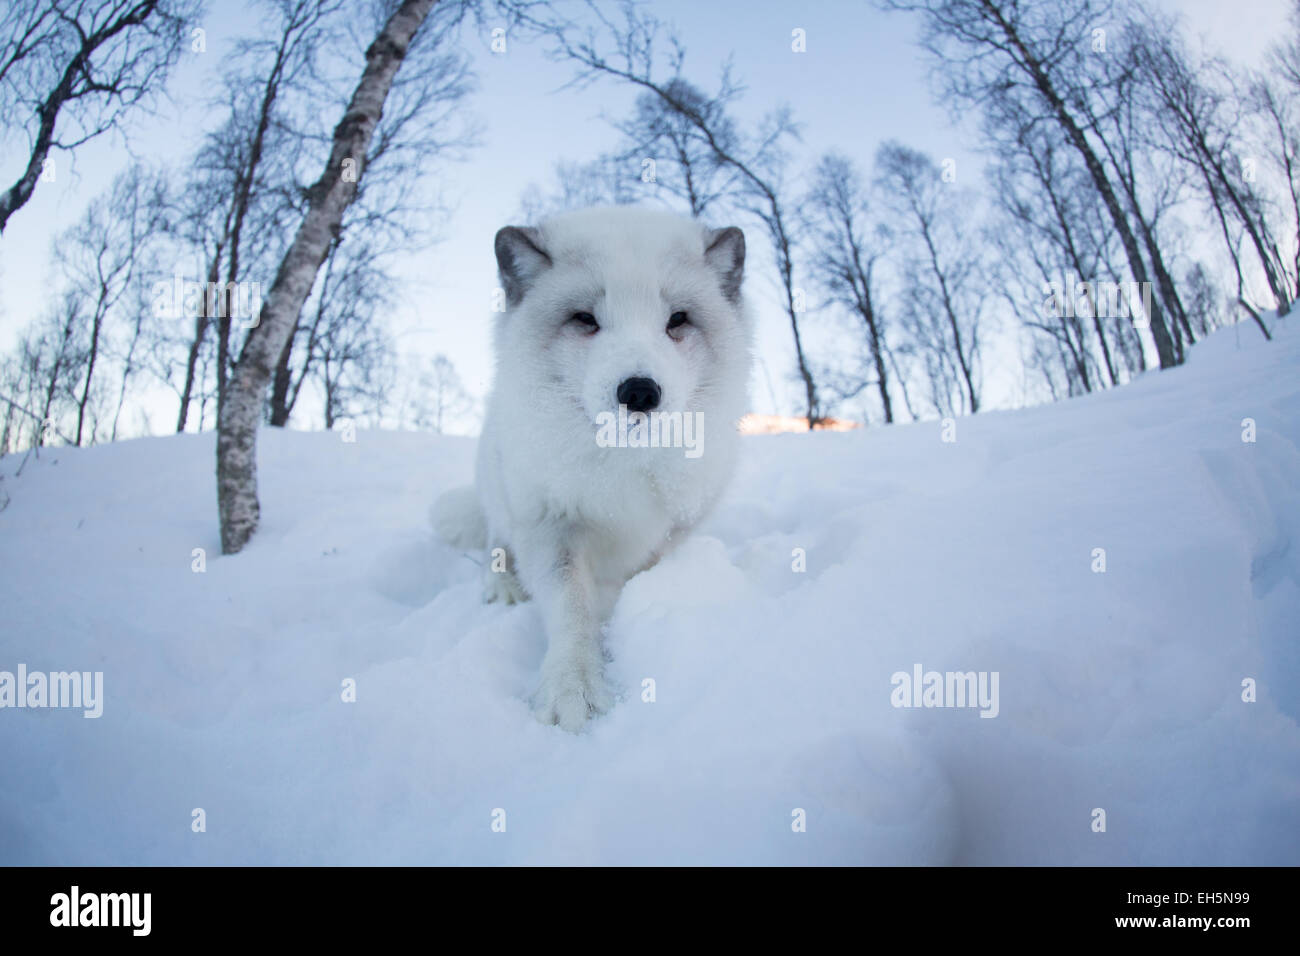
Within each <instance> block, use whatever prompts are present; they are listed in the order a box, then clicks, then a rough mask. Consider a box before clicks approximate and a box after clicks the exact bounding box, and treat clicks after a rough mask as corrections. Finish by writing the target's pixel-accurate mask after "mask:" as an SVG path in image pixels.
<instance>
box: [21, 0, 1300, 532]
mask: <svg viewBox="0 0 1300 956" xmlns="http://www.w3.org/2000/svg"><path fill="white" fill-rule="evenodd" d="M877 6H878V8H880V9H881V10H883V11H888V12H890V13H898V14H900V15H907V16H910V17H912V18H913V20H914V21H915V23H916V25H917V26H918V27H919V29H920V37H919V44H920V46H921V48H922V49H923V50H924V52H925V56H927V57H928V59H929V62H930V64H931V66H932V68H933V71H934V76H935V78H936V80H937V81H938V86H939V88H940V90H941V93H942V96H943V99H944V101H945V102H946V103H948V104H949V106H950V107H951V108H952V109H953V110H954V112H955V113H961V112H964V113H973V114H974V115H977V116H978V117H979V130H980V137H981V145H982V147H983V149H984V152H985V155H986V157H987V159H988V165H987V174H986V176H985V178H984V181H982V182H975V183H968V182H967V181H966V178H965V177H964V176H961V177H959V176H958V175H957V171H956V169H955V166H954V164H953V162H952V160H950V159H947V158H944V157H932V156H929V155H926V154H925V153H924V152H921V151H919V150H917V149H915V148H912V147H911V146H909V145H907V144H906V143H902V142H899V141H895V140H887V141H885V142H884V143H883V145H881V146H880V147H879V149H878V150H877V151H876V152H875V154H874V155H873V156H870V157H861V156H851V155H846V154H845V153H843V152H840V151H827V152H823V153H818V152H816V151H811V150H808V149H807V148H806V147H805V145H804V143H803V139H802V131H801V128H800V126H799V124H798V122H797V117H796V115H795V113H794V111H793V109H792V108H791V107H789V106H788V105H773V106H772V108H770V109H769V110H767V112H766V113H764V114H763V115H762V116H761V118H760V119H759V120H757V121H753V122H745V121H742V119H741V118H740V110H739V109H738V108H737V105H738V102H739V100H740V98H741V96H742V86H741V84H740V83H739V81H738V80H737V79H736V78H735V77H734V76H733V75H732V73H731V71H730V69H727V68H724V69H723V70H722V72H721V75H720V77H719V78H718V80H717V82H716V84H715V85H714V86H712V87H711V88H709V89H706V87H705V85H704V84H703V83H702V82H701V81H700V80H699V79H698V78H697V77H695V76H693V75H691V74H690V72H689V71H688V68H687V50H686V46H685V43H684V41H683V40H682V38H681V37H680V36H679V35H678V34H677V33H675V32H674V30H673V29H672V28H671V27H670V26H669V25H667V24H665V23H663V22H661V21H660V20H658V19H657V18H656V17H655V16H654V15H653V14H652V13H651V12H650V11H649V8H648V7H647V6H646V5H643V4H640V3H636V2H627V3H624V4H622V5H619V6H611V5H609V4H600V3H595V2H589V3H587V4H586V5H585V6H582V7H579V8H577V13H576V14H575V13H573V12H572V11H573V10H574V9H575V8H574V7H573V6H572V5H563V4H552V3H547V2H543V0H497V2H495V3H493V2H487V0H484V2H474V0H376V2H375V3H372V4H369V5H366V6H364V7H363V8H360V9H358V8H356V7H355V6H354V5H349V4H346V3H345V2H344V0H256V3H255V9H257V10H258V12H259V15H260V16H261V22H260V23H259V25H258V29H257V31H256V33H255V35H253V36H249V37H247V38H245V39H243V40H241V41H239V42H238V43H236V45H235V48H234V51H233V53H232V54H231V55H230V56H229V58H228V60H227V61H226V62H224V63H223V69H222V72H221V80H220V83H219V85H218V86H217V87H216V88H214V89H213V90H212V91H211V92H210V95H209V99H210V102H209V104H208V105H209V108H210V113H211V115H214V116H216V117H219V120H218V121H217V122H215V123H213V124H212V125H211V128H209V129H208V130H207V131H206V132H205V133H204V134H203V137H202V140H201V142H199V143H198V144H197V146H196V148H195V149H194V150H193V153H192V155H191V156H190V158H189V160H188V162H187V163H186V164H184V165H183V166H182V167H179V168H164V167H161V166H157V165H152V164H150V163H148V162H143V161H142V162H136V163H133V164H132V165H130V166H129V168H127V169H126V170H125V171H124V172H122V173H121V174H120V175H119V176H118V177H117V178H116V179H115V181H114V182H113V183H112V186H111V188H110V189H109V190H108V191H107V192H106V194H105V195H103V196H100V197H97V198H96V199H95V200H94V201H92V202H91V203H90V204H89V206H88V207H87V208H86V210H85V212H84V214H83V216H82V217H81V219H80V220H79V221H78V222H77V223H76V224H75V225H74V226H73V227H72V228H71V229H69V230H68V231H67V232H66V233H65V234H64V235H62V236H60V237H59V239H58V240H57V242H56V244H55V249H54V253H53V255H54V258H55V259H56V260H57V263H58V271H59V274H60V277H61V281H60V288H59V291H58V294H57V295H55V296H54V297H52V300H51V301H50V302H49V303H48V305H47V309H46V311H45V313H44V314H42V315H41V316H39V317H37V318H36V319H35V320H34V321H33V322H32V323H31V325H30V326H29V327H28V328H27V329H26V330H25V331H24V333H23V334H22V336H21V337H20V340H19V343H18V346H17V348H16V349H14V350H13V351H12V352H11V353H10V354H9V355H7V356H5V357H3V359H0V406H2V407H0V415H3V419H2V421H0V453H3V452H7V451H10V450H17V449H22V448H24V447H31V446H34V445H35V446H39V445H40V444H42V443H46V442H49V441H55V440H61V441H64V442H68V443H71V444H87V443H92V442H95V441H103V440H112V439H114V438H116V437H118V436H119V434H121V430H122V429H123V427H124V423H123V415H124V408H125V407H126V406H127V405H128V403H129V397H130V396H131V395H132V394H133V393H134V392H135V391H136V390H137V389H139V388H141V387H142V386H143V383H145V382H149V383H154V384H156V383H162V384H163V385H165V386H166V387H167V388H169V389H171V391H172V392H173V394H174V396H175V402H176V406H175V407H176V418H175V422H174V427H175V429H176V430H177V431H186V430H195V429H205V428H210V427H214V426H215V428H216V430H217V433H218V443H217V444H218V455H217V459H218V460H217V473H218V498H219V510H220V515H221V528H222V540H223V548H224V549H225V550H226V551H230V552H233V551H238V550H240V548H242V546H243V544H244V543H245V542H246V541H247V540H248V537H249V536H250V535H251V534H252V533H253V531H254V530H255V529H256V526H257V521H258V504H257V496H256V431H257V427H258V426H259V424H262V423H267V424H271V425H281V426H282V425H284V424H286V423H287V422H288V421H289V420H290V418H291V416H292V415H293V413H294V410H295V409H296V408H299V407H301V406H300V403H301V401H302V400H303V397H304V395H308V394H313V395H316V396H318V397H319V400H320V402H321V410H322V413H323V414H322V418H323V420H324V422H325V424H326V427H331V426H332V425H333V424H334V423H335V421H336V420H337V419H338V418H340V417H344V416H348V417H364V416H367V415H369V416H371V418H372V420H375V421H377V420H379V419H380V418H382V417H383V415H384V413H385V410H386V409H388V410H391V408H392V407H393V405H394V404H396V405H397V406H398V407H399V408H400V409H401V412H400V414H402V415H408V414H409V419H410V420H411V421H414V422H416V423H417V424H422V425H426V426H433V427H440V425H441V421H442V418H443V415H444V413H445V412H447V411H449V410H450V409H452V408H453V407H460V406H462V405H463V403H464V402H465V401H466V396H465V394H464V389H463V387H462V386H461V385H460V383H459V382H458V381H457V379H456V377H455V373H454V368H451V367H450V363H448V362H446V360H445V359H443V360H440V361H438V362H435V363H434V364H433V366H432V367H424V368H399V367H398V366H397V363H396V361H395V358H394V349H393V345H392V341H391V338H390V333H389V331H388V330H387V328H386V326H385V324H384V322H383V321H382V315H383V312H384V311H385V309H386V307H387V306H388V304H389V303H390V302H391V301H392V297H393V296H394V295H395V294H396V291H397V290H396V289H395V280H394V277H393V272H392V261H393V259H394V257H395V256H396V254H397V253H398V252H399V251H409V250H411V249H413V248H421V247H422V245H427V244H428V243H429V242H430V241H431V235H430V233H431V224H432V223H435V222H436V221H437V220H438V215H437V211H438V210H437V200H436V196H434V195H432V194H430V193H429V192H426V191H424V190H422V189H421V188H420V187H421V184H423V183H428V182H431V181H433V180H435V179H436V177H434V176H433V175H431V171H432V169H433V167H434V164H436V163H437V162H439V161H446V160H449V159H455V158H462V157H463V156H465V155H466V154H467V152H468V150H469V149H470V147H472V146H473V145H474V143H475V124H474V122H473V119H472V117H471V114H470V111H469V109H468V106H467V103H468V98H469V95H470V93H471V91H472V89H473V76H472V74H471V72H470V68H469V59H468V57H467V55H466V54H465V51H464V46H465V44H464V42H463V40H464V37H463V28H464V26H465V24H466V23H467V22H472V23H473V24H474V25H477V27H478V28H479V29H480V30H483V29H485V28H486V27H487V26H488V25H490V24H499V23H506V24H507V25H508V27H509V29H510V30H512V31H515V32H516V35H517V36H519V37H523V38H526V39H528V40H532V41H536V42H539V43H541V44H543V45H544V48H545V49H546V50H547V52H548V54H549V55H550V56H551V57H553V58H555V59H556V60H558V61H561V62H563V63H566V64H568V65H569V66H571V68H572V69H573V81H574V83H575V84H577V85H583V84H591V83H604V84H616V85H621V86H623V87H626V88H630V89H632V90H634V91H635V92H636V96H635V99H634V103H633V106H632V108H631V109H630V110H629V112H628V115H627V116H625V117H620V118H617V119H616V120H615V126H616V130H617V133H618V136H619V142H620V145H619V146H618V147H617V148H616V149H615V150H613V151H611V152H609V153H606V154H603V155H600V156H597V157H594V158H586V159H582V158H580V159H577V160H573V159H570V160H566V161H564V162H562V163H561V164H559V166H558V167H557V170H556V172H557V181H556V184H555V186H554V187H553V188H550V189H544V188H541V187H536V186H535V187H532V188H530V189H529V190H528V191H527V192H526V193H525V194H524V195H523V197H522V200H521V207H522V211H523V212H524V214H525V215H526V216H528V217H531V218H536V217H538V216H541V215H543V214H545V213H548V212H551V211H554V210H557V209H563V208H569V207H573V206H580V205H588V204H591V203H593V202H613V203H620V202H646V201H651V202H661V203H665V204H667V205H670V206H672V207H674V208H678V209H680V210H681V211H682V212H684V213H686V214H689V215H692V216H698V217H701V218H705V219H710V220H719V221H721V220H722V219H724V218H725V219H727V220H728V221H730V220H732V219H739V220H740V221H742V222H744V223H747V224H748V225H749V226H751V227H752V228H753V232H752V234H753V235H755V236H756V237H761V238H762V239H763V240H765V242H763V243H761V245H765V246H766V247H767V250H768V255H769V256H770V260H769V261H768V262H767V263H766V264H761V263H757V262H756V263H755V265H754V266H753V267H752V268H751V274H753V275H755V276H756V277H758V278H759V281H766V282H767V283H768V286H767V288H768V289H769V290H770V291H772V292H773V293H774V294H775V297H776V302H777V304H778V307H779V309H780V311H781V313H782V314H783V316H784V321H785V323H786V324H787V326H788V328H789V332H790V341H791V366H792V369H793V371H792V374H791V376H790V378H789V383H790V384H791V385H792V386H793V389H794V394H795V395H796V396H797V397H796V398H795V399H794V403H793V404H795V405H796V407H798V408H800V409H801V410H802V412H803V413H804V415H805V416H806V419H807V422H808V425H809V427H815V426H816V425H817V424H818V423H819V422H821V421H823V420H824V419H825V418H827V417H828V416H830V415H832V414H840V413H843V412H844V410H848V411H849V412H850V413H855V414H856V416H857V417H862V418H864V419H865V420H866V421H868V422H876V421H879V422H884V423H889V422H894V421H900V420H906V419H919V418H925V417H931V416H945V417H946V416H951V415H960V414H972V413H975V412H978V411H979V410H980V409H981V408H982V407H984V405H985V395H984V391H985V379H986V371H987V370H988V369H987V363H988V362H989V354H990V348H991V344H990V343H992V342H994V341H995V336H999V335H1000V336H1001V337H1002V339H1003V340H1005V341H1012V342H1014V343H1015V346H1016V348H1017V349H1018V351H1019V369H1018V371H1019V372H1020V374H1021V376H1022V379H1023V383H1024V385H1023V392H1024V395H1025V396H1026V399H1027V400H1028V399H1032V398H1033V397H1036V396H1039V395H1041V396H1044V397H1050V398H1060V397H1065V396H1069V395H1077V394H1081V393H1085V392H1090V391H1095V390H1098V389H1104V388H1111V387H1115V386H1117V385H1121V384H1123V383H1124V382H1126V381H1129V380H1131V379H1132V378H1133V377H1134V376H1136V375H1138V374H1140V373H1142V372H1144V371H1146V370H1147V369H1148V368H1151V367H1157V368H1160V369H1164V368H1169V367H1172V366H1176V365H1178V364H1180V363H1181V362H1182V361H1183V360H1184V359H1185V357H1186V354H1187V349H1188V347H1189V346H1190V345H1192V344H1193V343H1194V342H1195V341H1197V339H1198V338H1200V337H1202V336H1204V335H1205V334H1207V333H1208V332H1209V331H1210V330H1212V329H1213V328H1215V327H1217V326H1219V325H1223V324H1226V323H1229V322H1234V321H1237V320H1239V319H1240V318H1241V317H1246V318H1247V319H1248V320H1249V321H1251V322H1252V323H1253V325H1254V326H1256V327H1257V328H1258V329H1259V331H1260V332H1261V333H1262V334H1263V335H1264V336H1265V337H1268V336H1270V335H1271V331H1270V326H1271V324H1272V323H1273V322H1276V321H1277V318H1278V317H1280V316H1283V315H1285V314H1286V313H1287V312H1288V311H1289V309H1290V307H1291V304H1292V302H1293V301H1294V300H1295V299H1296V297H1297V295H1300V155H1298V150H1300V116H1298V115H1297V107H1296V105H1295V104H1296V103H1297V102H1300V98H1298V97H1297V93H1300V0H1297V6H1296V9H1295V11H1294V16H1293V31H1292V34H1291V36H1290V37H1289V38H1281V39H1279V40H1278V42H1277V43H1276V44H1275V46H1274V48H1273V49H1272V51H1271V53H1270V56H1269V59H1268V62H1267V63H1266V64H1264V65H1263V66H1262V67H1261V68H1257V69H1243V68H1241V67H1238V66H1235V65H1233V64H1230V63H1228V62H1227V61H1225V60H1223V59H1220V58H1216V57H1214V56H1212V55H1210V54H1208V53H1206V52H1204V51H1201V50H1199V49H1195V48H1194V47H1193V46H1192V45H1191V44H1189V43H1188V42H1187V41H1186V40H1185V38H1184V33H1183V30H1182V27H1181V25H1180V24H1179V23H1178V22H1177V21H1176V20H1173V19H1171V18H1170V17H1168V16H1167V15H1165V14H1163V13H1162V12H1160V10H1159V9H1158V8H1156V7H1155V6H1154V5H1152V4H1151V3H1149V2H1147V0H1059V2H1054V3H1051V4H1024V3H1019V2H1015V0H877ZM202 9H203V7H202V3H201V0H134V2H131V0H43V2H41V0H14V2H12V3H10V4H9V5H8V7H7V8H6V10H5V12H4V13H3V14H2V15H0V107H2V108H3V114H4V116H5V117H6V120H5V123H6V130H5V137H6V141H7V142H11V143H12V142H24V143H26V144H27V146H28V155H27V157H26V162H25V163H23V164H22V169H21V171H20V175H19V177H18V179H17V180H16V181H15V182H14V183H13V184H12V185H10V186H9V187H8V188H7V189H5V191H4V192H3V193H2V194H0V231H3V229H4V227H5V225H6V224H7V223H8V222H9V220H10V218H11V217H12V216H14V215H15V214H19V213H20V212H21V210H22V207H23V206H24V205H25V204H26V203H27V202H28V201H29V200H30V198H31V196H32V195H33V193H34V191H35V190H36V189H38V188H40V186H41V183H42V178H43V176H44V174H45V172H46V171H47V170H48V169H49V167H50V163H51V161H52V158H53V156H54V154H56V153H59V152H64V153H66V152H68V151H71V150H75V149H76V148H77V147H78V146H79V145H80V144H82V143H84V142H86V141H88V140H90V139H93V138H94V137H97V136H100V135H103V134H104V133H106V132H108V131H110V130H114V129H120V128H121V124H122V122H123V117H125V116H128V115H130V114H131V113H132V111H135V110H139V109H144V108H147V106H148V105H149V103H150V101H151V100H153V99H156V98H157V97H158V96H159V95H161V94H162V93H163V91H164V90H165V89H166V84H167V82H168V77H169V74H170V73H171V72H172V71H173V70H174V68H175V66H176V64H177V62H178V61H179V59H180V57H181V56H182V55H185V53H186V51H190V52H202V50H201V47H202V45H203V43H204V38H203V31H202V29H201V28H199V27H197V26H196V24H197V23H198V22H199V20H200V15H201V13H202ZM799 33H800V31H798V30H795V31H794V35H793V38H792V43H794V44H798V43H801V42H804V38H802V37H800V36H799V35H798V34H799ZM331 122H332V123H333V125H332V126H331V125H328V124H329V123H331ZM0 188H3V186H2V184H0ZM1207 221H1208V222H1209V223H1210V224H1211V226H1210V228H1208V229H1207V228H1206V226H1205V223H1206V222H1207ZM181 276H185V277H187V278H186V279H185V280H182V279H181ZM262 276H273V277H274V278H273V280H272V281H271V282H269V283H268V285H267V287H266V288H261V286H260V284H259V283H257V282H255V281H254V279H255V278H257V277H262ZM190 277H192V278H190ZM827 343H829V346H828V345H827ZM412 383H415V386H416V387H415V388H414V389H413V388H412ZM412 391H414V392H415V393H416V396H417V397H415V398H412V397H411V396H412ZM150 427H151V428H152V427H154V423H150Z"/></svg>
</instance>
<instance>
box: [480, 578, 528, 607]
mask: <svg viewBox="0 0 1300 956" xmlns="http://www.w3.org/2000/svg"><path fill="white" fill-rule="evenodd" d="M527 600H528V592H527V591H525V590H524V586H523V585H522V584H520V583H519V579H518V578H517V577H515V573H514V572H513V571H489V572H488V573H487V574H485V575H484V576H483V603H484V604H491V603H492V602H493V601H500V602H501V603H502V604H522V603H524V602H525V601H527Z"/></svg>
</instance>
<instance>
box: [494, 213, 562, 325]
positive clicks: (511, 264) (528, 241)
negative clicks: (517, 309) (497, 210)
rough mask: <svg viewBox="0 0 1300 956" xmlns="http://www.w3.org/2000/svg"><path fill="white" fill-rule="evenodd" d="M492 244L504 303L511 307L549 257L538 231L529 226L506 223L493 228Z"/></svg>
mask: <svg viewBox="0 0 1300 956" xmlns="http://www.w3.org/2000/svg"><path fill="white" fill-rule="evenodd" d="M495 246H496V253H497V269H498V270H499V271H500V273H501V284H502V286H503V287H504V288H505V290H506V303H507V304H508V305H510V306H511V307H514V306H516V305H518V304H519V302H520V300H521V299H523V297H524V293H525V292H527V291H528V287H529V286H531V285H532V284H533V281H534V280H535V279H536V278H537V277H538V276H539V275H541V274H542V272H543V271H545V270H546V269H547V268H548V267H549V266H550V264H551V257H550V256H548V255H547V254H546V253H545V252H544V251H543V250H542V234H541V232H539V231H538V230H536V229H534V228H532V227H531V226H506V227H505V228H504V229H501V230H499V231H498V232H497V237H496V242H495Z"/></svg>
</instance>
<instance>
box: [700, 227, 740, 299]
mask: <svg viewBox="0 0 1300 956" xmlns="http://www.w3.org/2000/svg"><path fill="white" fill-rule="evenodd" d="M704 261H705V262H707V263H708V264H709V267H710V268H712V269H713V271H714V272H716V273H717V274H718V280H719V281H720V282H721V283H722V294H723V295H725V296H726V297H727V298H728V299H730V300H731V301H732V302H735V301H736V300H737V299H739V298H740V280H741V279H743V278H744V277H745V234H744V233H743V232H741V231H740V230H739V229H738V228H737V227H735V226H727V227H726V228H725V229H710V230H708V232H706V233H705V236H704Z"/></svg>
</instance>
